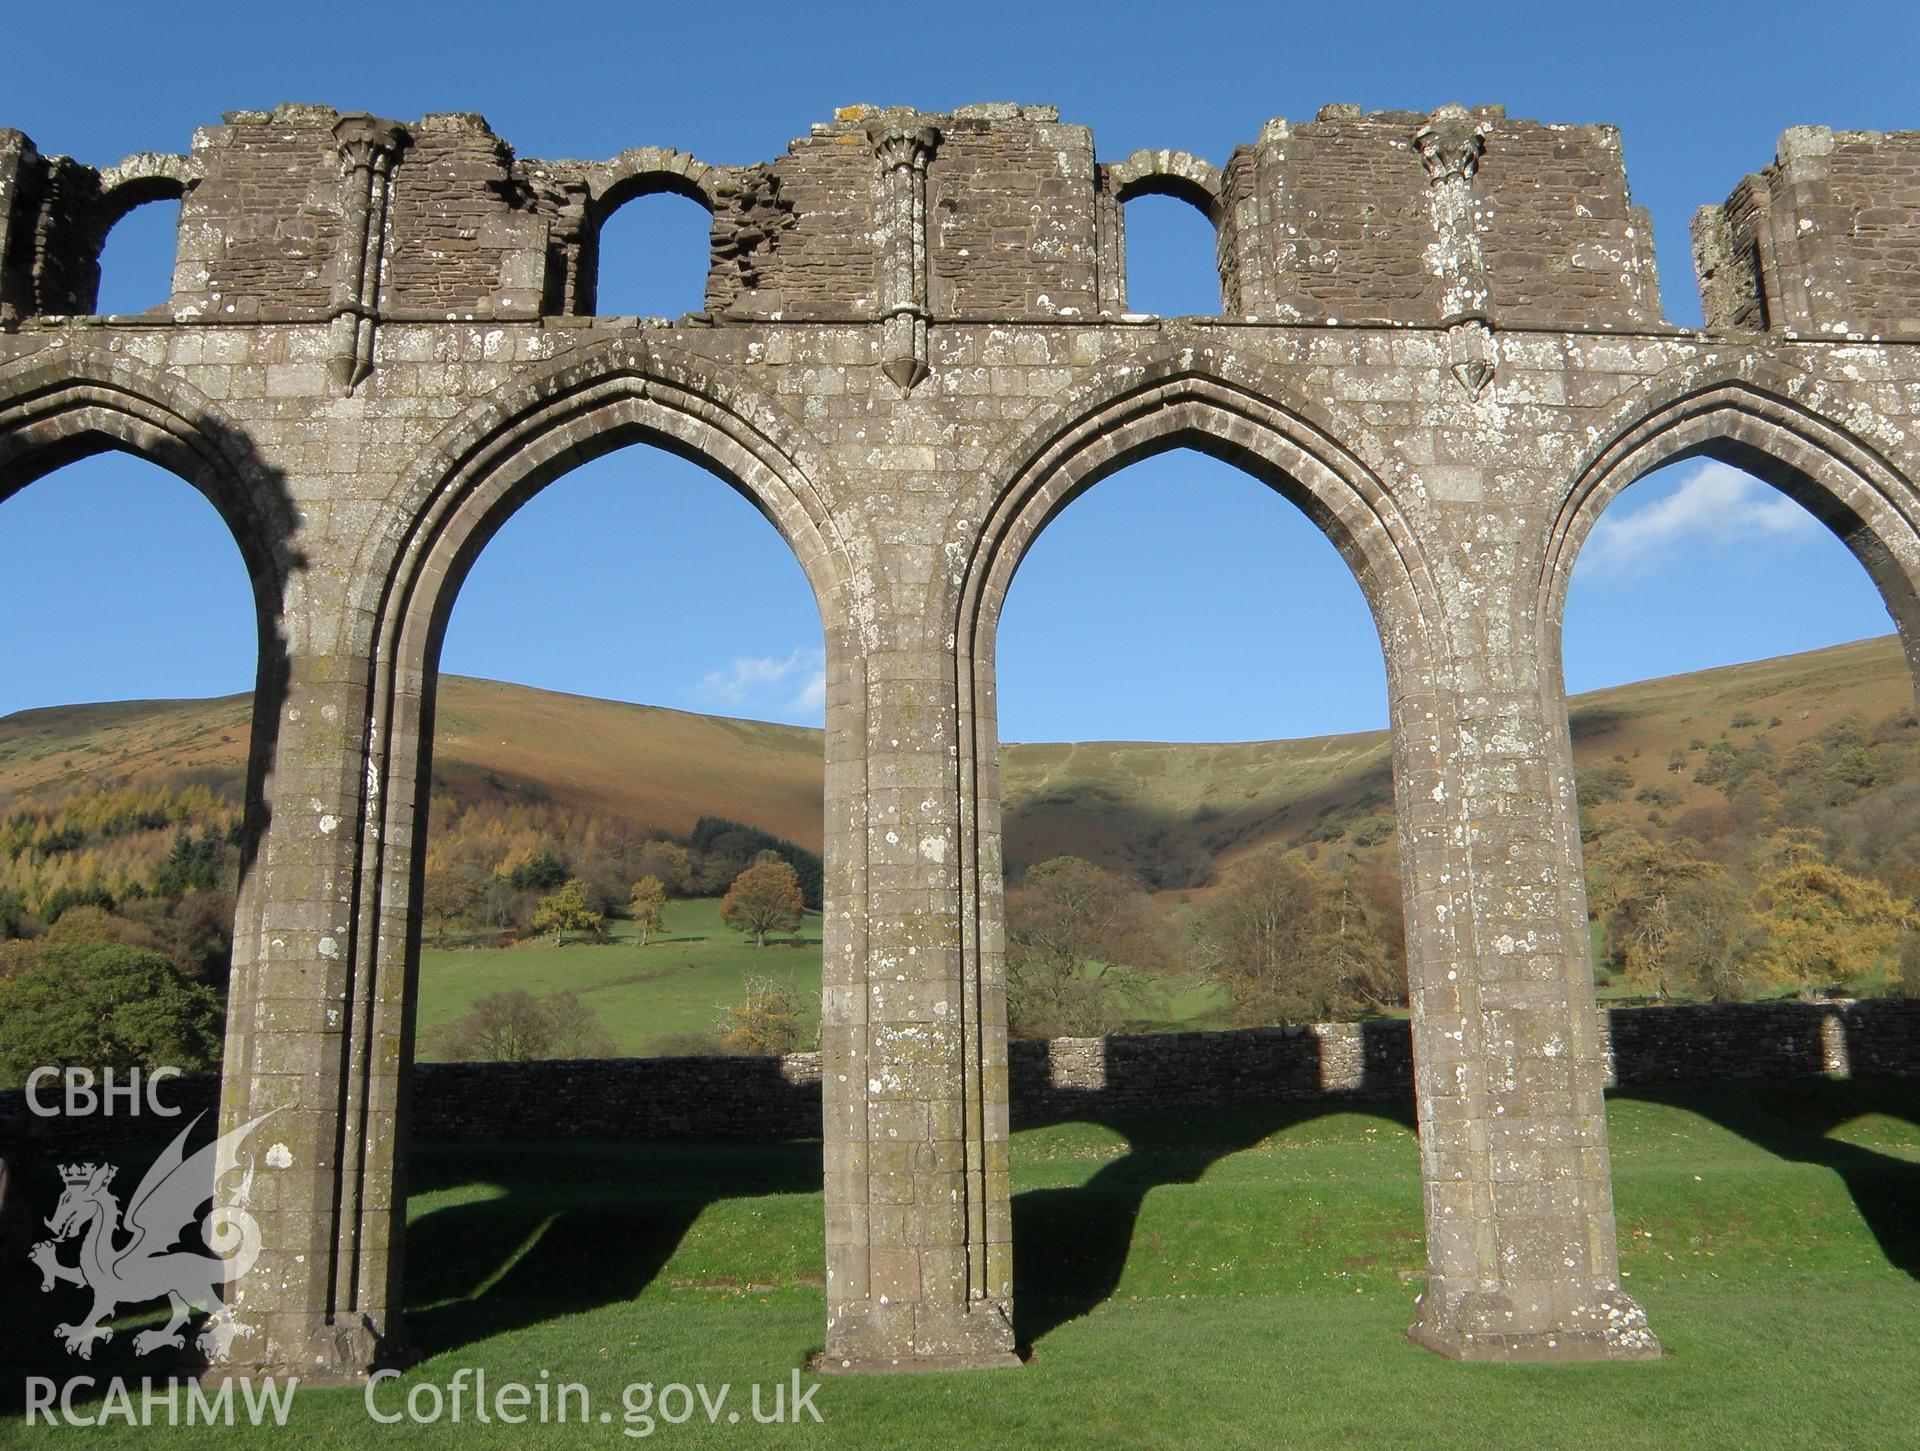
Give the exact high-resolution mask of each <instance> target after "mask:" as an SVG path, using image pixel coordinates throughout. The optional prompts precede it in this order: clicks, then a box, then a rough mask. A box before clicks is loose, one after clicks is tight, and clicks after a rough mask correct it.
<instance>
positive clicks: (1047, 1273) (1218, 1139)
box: [1013, 1099, 1414, 1347]
mask: <svg viewBox="0 0 1920 1451" xmlns="http://www.w3.org/2000/svg"><path fill="white" fill-rule="evenodd" d="M1353 1112H1359V1113H1367V1114H1372V1115H1375V1116H1378V1117H1381V1118H1386V1119H1390V1120H1392V1121H1394V1122H1397V1123H1399V1124H1402V1125H1403V1126H1405V1127H1406V1128H1407V1129H1408V1130H1411V1129H1412V1128H1413V1126H1414V1118H1413V1105H1412V1104H1411V1103H1399V1102H1376V1101H1358V1100H1330V1099H1329V1100H1320V1101H1317V1102H1315V1101H1304V1102H1292V1103H1270V1104H1261V1105H1255V1106H1251V1107H1243V1108H1233V1109H1221V1110H1212V1111H1202V1110H1189V1111H1185V1112H1166V1111H1162V1112H1147V1113H1123V1114H1069V1115H1060V1116H1056V1117H1054V1118H1051V1119H1049V1120H1047V1121H1048V1122H1052V1123H1061V1122H1073V1123H1089V1124H1097V1125H1099V1126H1101V1127H1103V1128H1107V1129H1110V1130H1112V1131H1113V1132H1114V1133H1117V1134H1119V1135H1121V1136H1122V1137H1123V1138H1125V1139H1126V1141H1127V1146H1128V1147H1127V1152H1126V1153H1125V1154H1124V1155H1122V1156H1121V1157H1120V1158H1118V1159H1115V1160H1113V1161H1112V1162H1111V1163H1108V1164H1105V1165H1103V1166H1102V1167H1101V1168H1099V1169H1098V1170H1096V1171H1095V1172H1094V1174H1093V1175H1092V1176H1091V1177H1090V1178H1088V1179H1087V1180H1086V1181H1085V1182H1084V1183H1082V1184H1077V1185H1072V1186H1069V1187H1062V1188H1053V1189H1029V1190H1027V1191H1026V1192H1024V1193H1021V1194H1016V1195H1015V1196H1014V1199H1013V1263H1014V1277H1015V1280H1014V1297H1013V1303H1014V1333H1015V1336H1016V1337H1017V1338H1018V1340H1019V1342H1020V1344H1021V1345H1022V1346H1023V1347H1027V1346H1032V1345H1034V1344H1036V1343H1037V1342H1038V1341H1039V1340H1040V1339H1041V1338H1042V1337H1043V1336H1045V1335H1047V1334H1048V1333H1049V1332H1051V1331H1053V1330H1056V1329H1058V1328H1059V1327H1060V1326H1062V1325H1064V1324H1066V1323H1067V1322H1069V1321H1071V1320H1077V1319H1079V1318H1080V1317H1081V1316H1082V1315H1085V1314H1087V1313H1088V1312H1089V1311H1091V1310H1092V1309H1094V1308H1095V1307H1096V1306H1098V1305H1100V1304H1102V1303H1103V1302H1105V1301H1106V1300H1108V1299H1109V1298H1111V1297H1112V1295H1113V1293H1114V1291H1115V1290H1116V1289H1117V1288H1118V1287H1119V1284H1120V1277H1121V1274H1122V1272H1123V1271H1124V1270H1125V1268H1126V1264H1127V1259H1128V1256H1129V1255H1131V1254H1132V1253H1133V1252H1134V1239H1135V1230H1136V1228H1137V1225H1138V1223H1139V1218H1140V1210H1141V1206H1142V1205H1143V1204H1144V1203H1145V1202H1146V1198H1147V1195H1149V1194H1150V1193H1152V1192H1153V1191H1154V1190H1155V1189H1160V1188H1164V1187H1166V1186H1168V1185H1173V1184H1192V1183H1195V1182H1197V1181H1198V1180H1199V1179H1200V1177H1201V1176H1202V1175H1203V1174H1205V1173H1206V1172H1207V1170H1208V1169H1210V1168H1212V1167H1213V1166H1214V1165H1215V1164H1217V1163H1219V1162H1220V1161H1221V1160H1222V1159H1225V1158H1228V1157H1230V1156H1231V1155H1233V1154H1237V1153H1240V1152H1241V1151H1242V1150H1245V1149H1250V1148H1252V1147H1253V1146H1254V1145H1256V1144H1258V1143H1260V1142H1261V1141H1263V1140H1264V1139H1267V1138H1269V1137H1270V1136H1272V1135H1274V1134H1277V1133H1280V1132H1282V1131H1283V1130H1286V1129H1290V1128H1293V1127H1295V1126H1296V1125H1299V1124H1303V1123H1308V1122H1311V1121H1312V1120H1314V1119H1317V1118H1322V1117H1324V1116H1326V1115H1328V1114H1339V1113H1353Z"/></svg>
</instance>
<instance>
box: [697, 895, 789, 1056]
mask: <svg viewBox="0 0 1920 1451" xmlns="http://www.w3.org/2000/svg"><path fill="white" fill-rule="evenodd" d="M748 870H749V871H751V870H752V868H751V867H750V868H748ZM795 890H796V891H797V890H798V888H796V889H795ZM744 987H745V989H746V995H745V996H744V997H742V998H741V1000H740V1001H739V1002H737V1003H735V1004H734V1005H733V1006H732V1007H729V1008H723V1009H722V1010H721V1013H720V1017H719V1019H718V1021H716V1022H715V1024H714V1034H715V1036H716V1037H718V1038H719V1040H720V1046H721V1047H723V1048H725V1049H726V1050H727V1051H728V1052H729V1053H744V1054H764V1055H766V1056H769V1057H779V1056H780V1055H782V1054H785V1053H791V1052H792V1051H793V1050H794V1049H795V1048H796V1047H797V1046H799V1042H800V1023H801V1019H802V1017H803V1016H804V1015H805V1012H806V1007H805V1004H803V1003H802V1002H801V1001H800V991H799V989H798V988H796V987H795V986H794V985H793V981H792V980H791V979H782V978H773V977H767V976H765V975H763V974H761V973H748V974H747V975H746V981H745V983H744Z"/></svg>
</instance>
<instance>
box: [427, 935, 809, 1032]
mask: <svg viewBox="0 0 1920 1451" xmlns="http://www.w3.org/2000/svg"><path fill="white" fill-rule="evenodd" d="M609 926H610V927H611V929H612V932H613V938H614V940H613V941H612V942H610V943H594V942H586V941H569V942H568V943H567V944H566V945H565V946H563V947H555V946H554V945H553V944H552V942H551V941H549V940H546V939H542V940H540V941H538V942H528V943H523V944H521V945H519V946H515V947H468V948H450V949H449V948H433V947H428V948H425V949H423V950H422V951H421V953H420V1039H421V1044H422V1049H423V1051H422V1054H421V1056H422V1057H425V1058H431V1057H432V1056H433V1054H432V1051H431V1037H430V1033H431V1030H432V1029H433V1028H434V1027H436V1026H437V1025H439V1024H441V1023H444V1022H447V1021H449V1020H450V1019H454V1018H458V1017H460V1016H461V1015H462V1014H463V1013H465V1012H466V1011H467V1009H468V1008H470V1007H471V1006H472V1005H473V1002H474V1000H475V999H476V998H481V997H485V996H486V995H487V994H488V993H495V992H504V991H506V990H508V989H512V988H521V989H524V990H525V991H527V992H530V993H532V994H533V995H534V996H535V997H545V996H547V995H548V994H551V993H560V992H575V993H578V994H579V995H580V997H581V999H582V1001H584V1002H586V1003H588V1004H589V1005H590V1006H592V1008H593V1009H594V1011H595V1012H596V1013H597V1014H598V1015H599V1018H600V1024H601V1026H602V1027H603V1028H605V1029H606V1030H607V1032H608V1034H609V1035H611V1036H612V1038H613V1041H614V1044H615V1048H616V1051H617V1052H618V1053H619V1054H620V1055H621V1056H623V1057H632V1058H643V1057H646V1056H647V1055H648V1054H650V1053H656V1052H660V1051H663V1050H665V1049H668V1048H670V1047H673V1046H674V1040H676V1039H679V1040H681V1041H682V1042H684V1040H685V1038H686V1036H687V1035H688V1034H695V1033H704V1032H706V1031H707V1030H708V1029H709V1028H711V1027H712V1026H713V1022H714V1018H715V1016H716V1014H717V1012H718V1010H719V1007H720V1005H723V1004H732V1003H737V1002H739V1001H740V1000H741V998H742V997H743V996H745V989H744V984H745V980H746V976H747V974H749V973H764V974H768V975H770V976H773V977H777V978H781V979H786V978H791V979H792V980H793V984H794V986H795V988H796V989H798V991H799V993H800V1000H801V1001H802V1002H803V1003H804V1004H805V1005H806V1010H807V1015H806V1019H805V1021H804V1023H803V1024H802V1027H801V1032H800V1041H801V1043H802V1045H804V1046H806V1047H811V1046H813V1043H814V1039H815V1036H816V1034H817V1032H818V1029H819V1023H820V915H819V914H818V913H817V912H809V913H808V914H807V918H806V921H804V922H803V923H802V924H801V926H800V931H799V932H798V933H796V934H794V937H793V939H792V940H791V941H790V940H789V939H787V938H784V937H783V938H774V939H771V940H770V941H769V942H768V945H767V946H765V947H755V946H754V945H753V943H752V941H751V940H750V939H748V938H746V937H743V936H742V935H741V934H740V933H738V932H733V931H730V930H729V929H728V928H726V927H725V926H723V925H722V924H721V921H720V902H719V899H718V898H699V899H696V900H691V901H676V902H669V903H667V930H666V931H665V932H664V933H663V934H661V935H660V936H657V937H655V938H654V939H653V940H652V941H651V942H649V943H648V944H647V945H646V946H645V947H641V946H639V945H638V943H637V941H636V940H635V938H634V935H633V924H632V923H631V922H627V921H624V920H620V919H615V920H614V921H613V922H611V923H610V924H609ZM682 1051H684V1049H683V1050H682Z"/></svg>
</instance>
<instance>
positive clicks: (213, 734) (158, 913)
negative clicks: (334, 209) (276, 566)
mask: <svg viewBox="0 0 1920 1451" xmlns="http://www.w3.org/2000/svg"><path fill="white" fill-rule="evenodd" d="M70 443H72V445H73V447H72V448H71V449H69V450H54V449H49V450H46V451H43V452H41V453H39V454H37V455H35V456H33V457H32V458H31V459H30V460H24V461H23V460H20V459H15V460H14V461H13V463H14V467H13V468H12V469H11V470H10V471H9V473H10V475H11V476H10V477H9V478H8V479H7V481H6V482H7V485H8V488H7V490H6V491H0V497H3V498H4V502H0V616H3V617H4V618H5V619H6V621H7V622H8V625H7V633H8V636H9V639H8V641H7V645H8V648H7V652H6V653H7V660H8V664H9V669H8V672H7V679H6V681H5V682H4V687H0V1088H7V1087H11V1088H17V1087H20V1086H21V1082H22V1078H23V1076H24V1074H25V1073H27V1072H30V1071H31V1070H32V1069H33V1068H35V1067H40V1066H52V1067H65V1066H75V1067H84V1068H89V1069H92V1070H94V1071H95V1072H96V1074H97V1073H99V1072H100V1071H101V1070H104V1069H106V1068H109V1067H111V1068H113V1069H115V1070H116V1071H118V1072H119V1073H120V1074H121V1078H122V1081H123V1082H124V1081H125V1080H126V1077H127V1074H128V1072H129V1070H134V1069H138V1070H140V1071H141V1072H142V1073H147V1072H151V1071H152V1070H155V1069H159V1068H173V1069H178V1070H181V1071H183V1072H186V1073H189V1074H194V1073H208V1074H212V1073H217V1072H218V1070H219V1068H220V1065H221V1061H222V1057H223V1049H224V1046H225V1045H224V1042H223V1039H224V1034H225V1023H226V1020H227V1018H228V1013H229V1000H230V995H231V994H232V993H234V992H237V991H239V989H240V986H241V984H240V983H239V981H238V979H237V978H234V977H232V974H233V972H234V961H235V937H236V932H237V924H239V923H240V922H242V921H244V918H245V914H246V908H245V907H244V905H243V903H244V901H245V894H246V893H247V891H248V882H249V872H250V867H251V861H252V850H253V846H254V843H255V841H256V840H257V836H258V827H259V824H260V821H261V814H260V807H259V801H260V791H261V781H262V778H263V775H264V764H265V758H266V757H267V755H269V754H270V750H271V735H272V712H273V709H274V706H273V705H272V703H271V701H270V698H269V697H270V694H271V689H270V688H271V686H272V684H273V682H274V680H275V678H276V670H275V664H276V660H277V645H278V642H277V640H276V639H275V637H274V635H273V632H272V631H271V629H270V628H267V627H266V626H265V625H264V623H263V622H264V621H265V620H266V619H268V618H270V611H269V608H268V606H267V605H266V604H264V603H263V600H262V596H261V594H260V592H259V587H258V580H257V579H255V578H250V571H249V569H248V568H247V567H246V562H245V560H244V557H243V554H244V552H243V551H242V550H241V549H239V548H238V547H237V542H236V533H235V531H234V530H233V529H232V528H230V527H229V526H228V523H227V521H226V520H225V519H223V517H222V512H221V510H220V509H219V508H217V507H216V506H215V504H214V503H212V502H211V501H210V500H209V499H208V498H206V497H204V496H203V495H202V493H201V492H200V491H198V490H196V489H195V488H194V487H193V486H192V485H191V484H189V483H188V482H186V481H184V480H183V479H182V478H181V477H180V476H179V475H177V474H176V473H175V472H174V471H172V470H171V469H169V468H164V467H161V466H160V465H159V464H157V463H155V462H153V461H151V460H149V459H147V458H144V457H141V456H139V455H138V454H136V453H134V452H132V451H131V450H129V451H126V452H122V451H120V447H119V446H118V445H120V443H121V441H120V440H117V439H115V438H113V437H112V436H111V435H106V434H88V435H85V436H84V437H76V438H74V439H72V440H70ZM56 455H58V457H56ZM80 455H84V456H80ZM69 458H71V459H72V461H69ZM29 481H30V482H29ZM103 521H111V522H110V523H103ZM263 701H264V702H265V704H264V710H263V709H262V703H263ZM263 724H264V728H262V727H263ZM180 1092H182V1093H186V1094H188V1095H189V1096H190V1098H191V1101H190V1103H189V1104H188V1108H189V1110H190V1111H191V1110H192V1109H195V1108H210V1107H211V1106H212V1102H213V1099H212V1095H211V1094H210V1093H207V1092H205V1091H204V1089H203V1088H194V1089H182V1090H180ZM193 1095H198V1096H197V1097H195V1096H193ZM166 1097H167V1095H166V1094H165V1093H162V1094H160V1095H158V1098H162V1099H164V1098H166ZM174 1105H175V1106H178V1099H177V1097H176V1098H175V1100H174ZM61 1127H62V1125H60V1124H56V1125H55V1126H54V1128H55V1129H56V1131H57V1130H58V1129H59V1128H61ZM76 1127H83V1125H80V1124H76ZM205 1128H206V1130H207V1133H206V1134H205V1135H203V1137H210V1136H211V1129H212V1123H211V1121H209V1122H208V1124H207V1125H205ZM27 1192H29V1193H32V1192H34V1191H33V1190H32V1189H31V1188H29V1189H28V1190H27ZM7 1207H8V1212H9V1214H11V1213H13V1212H16V1211H19V1210H20V1205H19V1204H17V1203H10V1204H9V1205H8V1206H7ZM33 1207H34V1208H38V1209H40V1210H42V1211H43V1214H44V1211H47V1210H50V1209H51V1207H52V1206H51V1205H50V1204H48V1205H43V1206H33ZM29 1222H32V1223H37V1222H38V1221H37V1220H33V1219H30V1220H29ZM76 1318H77V1317H76Z"/></svg>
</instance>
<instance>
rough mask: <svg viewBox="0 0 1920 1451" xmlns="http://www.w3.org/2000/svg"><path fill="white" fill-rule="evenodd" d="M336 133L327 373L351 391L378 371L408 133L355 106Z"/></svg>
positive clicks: (341, 122)
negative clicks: (392, 220)
mask: <svg viewBox="0 0 1920 1451" xmlns="http://www.w3.org/2000/svg"><path fill="white" fill-rule="evenodd" d="M333 139H334V142H335V144H336V145H338V147H339V149H340V253H339V257H338V265H337V271H336V273H335V277H334V284H333V297H332V303H331V311H332V322H331V324H330V326H331V328H332V333H333V346H332V349H331V356H330V357H329V359H328V361H327V376H328V377H329V378H331V379H332V380H333V383H334V386H335V387H337V388H339V390H340V391H341V392H342V393H348V394H351V393H352V392H353V390H354V389H355V388H357V387H359V385H360V384H361V383H362V382H364V381H365V380H366V377H367V375H368V374H369V373H371V372H372V371H373V335H374V325H375V323H376V322H377V321H378V319H379V306H380V271H381V266H382V264H383V262H384V261H385V257H386V238H387V207H388V205H389V203H390V202H391V200H392V197H393V164H394V162H395V160H396V159H397V158H398V157H399V155H400V149H401V148H402V147H403V146H405V145H406V144H407V141H408V139H409V138H408V136H407V133H406V131H405V129H404V128H403V127H401V126H400V125H399V123H398V122H394V121H384V120H381V119H380V118H379V117H377V116H369V115H367V114H366V113H364V112H354V113H352V114H350V115H346V116H342V117H341V118H340V119H339V121H337V122H336V123H335V124H334V128H333Z"/></svg>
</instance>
